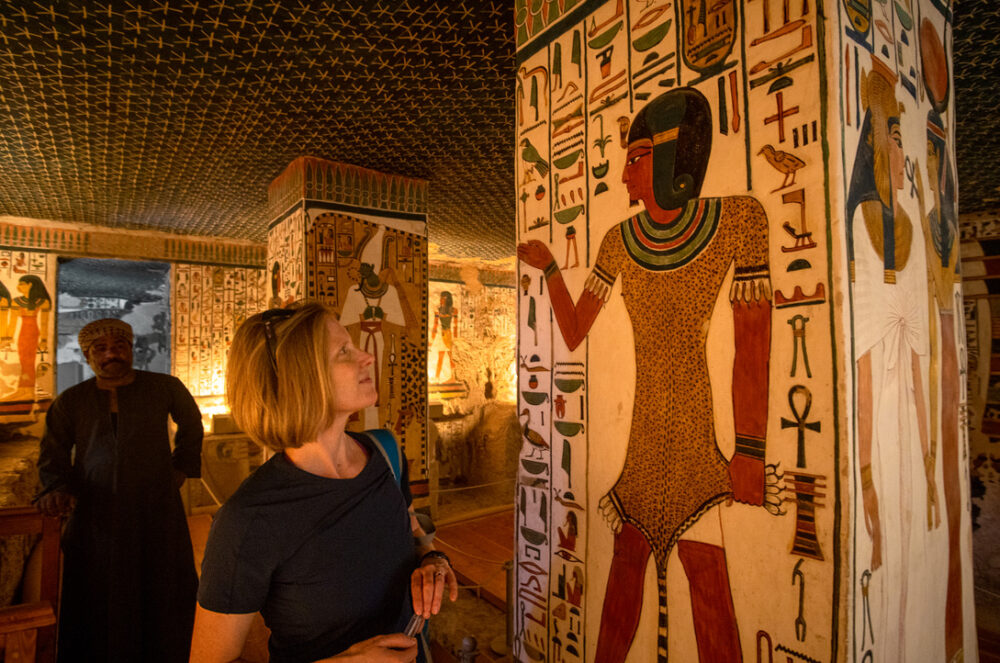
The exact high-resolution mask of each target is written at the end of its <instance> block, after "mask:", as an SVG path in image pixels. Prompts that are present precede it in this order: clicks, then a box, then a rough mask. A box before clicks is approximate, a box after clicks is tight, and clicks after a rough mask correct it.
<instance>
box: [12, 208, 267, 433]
mask: <svg viewBox="0 0 1000 663" xmlns="http://www.w3.org/2000/svg"><path fill="white" fill-rule="evenodd" d="M264 257H265V249H264V246H263V245H262V244H257V243H253V242H245V241H239V240H218V239H212V238H204V237H192V236H181V235H172V234H169V233H163V232H156V231H130V230H110V229H107V228H100V227H95V226H87V225H84V224H67V223H58V222H50V221H38V220H35V219H20V218H13V217H4V218H3V219H0V284H2V286H3V287H0V418H2V419H3V420H35V419H38V418H39V417H40V416H41V415H42V414H43V413H44V412H45V410H47V409H48V406H49V404H50V403H51V402H52V399H53V398H54V397H55V395H56V393H55V392H56V391H57V389H56V385H57V380H56V372H57V370H58V369H57V368H54V367H55V364H56V362H55V356H54V351H55V349H56V343H55V339H56V334H55V331H56V316H57V315H58V310H57V309H58V307H57V306H56V300H57V291H56V285H57V279H58V269H59V259H60V258H118V259H126V260H154V261H159V262H165V263H169V264H170V272H171V288H170V316H169V318H170V319H169V320H167V321H166V322H165V325H166V326H167V328H169V329H170V330H171V334H172V336H171V343H170V352H171V357H170V367H171V372H172V373H173V374H174V375H176V376H177V377H179V378H180V379H181V380H182V381H184V383H185V384H186V385H187V386H188V388H189V389H190V390H191V392H192V393H193V394H194V395H195V396H212V397H214V400H216V401H218V402H220V403H221V395H222V393H223V389H222V381H223V379H224V373H223V372H224V370H225V356H226V339H227V335H230V337H231V332H232V330H233V329H235V327H236V326H237V325H238V324H239V322H241V321H242V320H243V319H244V317H245V316H246V315H248V314H253V313H255V312H257V311H258V310H261V309H263V308H264V306H265V296H266V291H265V290H264V287H265V283H266V281H265V273H266V272H265V270H264ZM6 293H9V300H8V299H7V298H6V297H5V294H6ZM131 303H132V304H137V303H138V302H131ZM105 304H107V305H109V306H119V307H121V308H120V310H118V311H117V312H116V311H115V310H108V309H102V308H100V307H99V308H95V309H94V310H93V311H92V312H91V311H88V312H82V313H81V312H79V311H77V312H76V313H74V315H75V316H77V317H79V324H80V325H81V326H82V324H85V322H86V321H87V318H88V316H93V315H99V316H105V315H115V314H116V313H118V314H119V315H121V316H125V315H126V314H127V311H126V309H125V307H127V306H128V305H129V302H127V301H126V300H123V299H118V300H113V299H108V300H107V302H103V303H102V304H101V305H102V306H104V305H105ZM141 331H142V330H140V332H141ZM32 360H33V363H32ZM32 369H33V370H32ZM202 402H203V403H204V402H205V401H204V400H203V401H202Z"/></svg>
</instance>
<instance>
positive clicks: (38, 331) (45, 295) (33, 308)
mask: <svg viewBox="0 0 1000 663" xmlns="http://www.w3.org/2000/svg"><path fill="white" fill-rule="evenodd" d="M17 290H18V292H19V293H21V296H20V297H15V298H14V302H13V303H14V309H15V310H16V311H17V315H18V318H19V319H20V321H21V324H20V331H18V334H17V356H18V358H19V360H20V362H21V374H20V377H19V378H18V380H17V391H16V392H14V394H13V395H12V396H11V397H10V398H11V399H13V400H22V399H24V400H28V399H32V398H34V397H35V377H36V375H35V365H36V363H37V359H38V357H37V354H38V353H39V352H47V351H48V340H47V338H46V337H47V333H48V328H49V311H51V310H52V299H51V298H50V297H49V291H48V290H46V288H45V284H44V283H43V282H42V279H41V278H39V277H38V276H35V275H34V274H26V275H25V276H22V277H21V278H20V279H18V281H17Z"/></svg>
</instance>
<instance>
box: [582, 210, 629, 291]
mask: <svg viewBox="0 0 1000 663" xmlns="http://www.w3.org/2000/svg"><path fill="white" fill-rule="evenodd" d="M623 251H624V247H623V245H622V241H621V230H620V226H613V227H612V228H610V229H609V230H608V232H607V233H606V234H605V235H604V239H602V240H601V247H600V248H599V249H598V251H597V261H596V262H594V268H593V269H592V270H591V272H590V276H588V277H587V281H586V283H585V284H584V290H585V291H587V292H589V293H591V294H593V295H594V296H595V297H597V298H598V299H600V300H601V301H603V302H607V301H608V299H609V298H610V297H611V288H612V287H613V286H614V284H615V279H616V278H618V273H619V272H620V271H621V259H622V253H623Z"/></svg>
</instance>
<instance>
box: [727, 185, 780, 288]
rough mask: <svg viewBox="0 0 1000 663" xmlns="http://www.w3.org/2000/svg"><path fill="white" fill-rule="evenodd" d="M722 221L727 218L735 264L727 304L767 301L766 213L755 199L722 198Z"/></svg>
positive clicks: (769, 284)
mask: <svg viewBox="0 0 1000 663" xmlns="http://www.w3.org/2000/svg"><path fill="white" fill-rule="evenodd" d="M724 200H725V206H724V207H723V210H722V215H723V219H727V220H728V219H731V220H732V222H731V223H730V224H729V225H730V227H731V228H733V229H734V231H735V232H734V239H733V241H734V242H735V243H736V246H735V251H734V256H733V259H734V261H735V263H736V265H735V271H734V274H733V286H732V290H731V291H730V296H729V299H730V301H733V302H735V301H737V300H742V301H745V302H753V301H759V300H760V299H767V300H770V299H771V270H770V266H769V262H770V260H769V258H768V239H767V214H766V213H765V212H764V208H763V207H762V206H761V204H760V202H759V201H758V200H757V199H756V198H751V197H749V196H738V197H733V198H726V199H724Z"/></svg>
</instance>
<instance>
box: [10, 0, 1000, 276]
mask: <svg viewBox="0 0 1000 663" xmlns="http://www.w3.org/2000/svg"><path fill="white" fill-rule="evenodd" d="M955 13H956V29H955V33H954V34H955V46H954V53H955V89H956V97H957V115H958V126H957V132H958V147H957V150H958V158H957V163H958V171H959V178H960V186H961V209H962V211H963V212H965V211H975V210H984V209H995V208H997V207H1000V172H998V169H997V168H996V167H994V162H995V155H996V154H997V153H998V152H997V148H998V147H1000V145H998V142H1000V133H998V129H1000V113H998V112H997V108H996V101H995V95H994V93H993V85H994V84H995V83H994V81H995V80H997V77H996V74H998V73H1000V71H998V68H1000V64H998V63H1000V46H998V43H997V42H998V38H1000V6H998V5H997V4H996V3H995V2H994V0H964V1H963V2H961V3H957V4H956V6H955ZM512 23H513V0H447V1H438V2H433V1H430V0H99V1H96V2H95V1H90V0H8V1H7V2H5V3H3V6H2V8H0V214H9V215H13V216H20V217H30V218H39V219H51V220H58V221H72V222H85V223H92V224H97V225H102V226H110V227H123V228H143V229H160V230H170V231H172V232H178V233H187V234H196V235H217V236H224V237H232V238H242V239H251V240H258V241H260V240H263V239H264V237H265V233H266V229H267V224H268V221H269V219H268V218H267V211H266V207H267V206H266V202H267V185H268V184H269V183H270V182H271V181H272V180H273V179H274V178H275V177H276V176H277V175H278V174H279V173H280V172H281V171H282V170H283V169H284V167H285V166H286V165H287V164H288V163H290V162H291V161H292V160H293V159H294V158H296V157H298V156H302V155H310V156H318V157H322V158H326V159H332V160H336V161H343V162H346V163H352V164H355V165H358V166H362V167H366V168H374V169H377V170H381V171H384V172H389V173H395V174H400V175H405V176H410V177H423V178H426V179H428V180H429V181H430V201H429V211H430V228H429V234H430V239H431V241H432V242H434V243H436V244H438V245H439V246H440V247H441V249H442V251H443V252H444V253H446V254H448V255H451V256H455V257H472V256H478V257H483V258H489V259H496V258H505V257H509V256H511V255H512V254H513V246H514V244H513V242H514V230H513V228H514V223H513V219H514V214H515V210H514V200H515V198H514V195H513V190H514V189H513V171H514V163H513V158H514V141H513V108H514V103H513V101H514V99H513V92H514V86H513V84H514V43H513V39H514V35H513V28H512Z"/></svg>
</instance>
